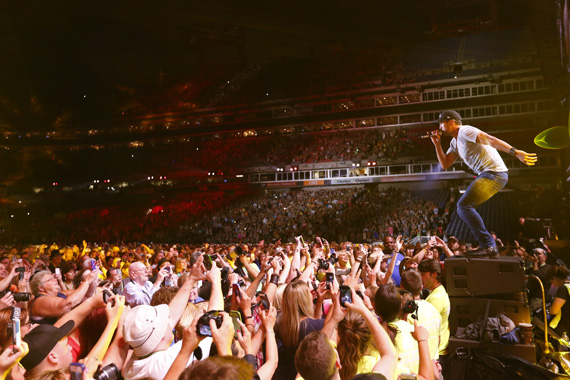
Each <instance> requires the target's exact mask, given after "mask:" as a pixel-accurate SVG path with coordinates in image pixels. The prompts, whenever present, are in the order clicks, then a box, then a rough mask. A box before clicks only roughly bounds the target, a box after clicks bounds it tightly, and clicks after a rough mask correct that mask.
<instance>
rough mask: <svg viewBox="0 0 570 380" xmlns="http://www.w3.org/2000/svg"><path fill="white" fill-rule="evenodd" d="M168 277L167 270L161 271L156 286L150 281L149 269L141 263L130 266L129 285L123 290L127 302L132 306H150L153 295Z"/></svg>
mask: <svg viewBox="0 0 570 380" xmlns="http://www.w3.org/2000/svg"><path fill="white" fill-rule="evenodd" d="M167 275H168V273H167V272H166V269H164V268H163V269H161V270H160V271H159V272H158V275H157V276H156V281H155V282H154V284H153V283H152V282H150V281H149V280H148V269H147V268H146V267H145V265H144V264H143V263H141V262H140V261H137V262H134V263H132V264H131V265H130V266H129V278H130V281H129V283H128V284H127V285H126V286H125V289H124V290H123V295H124V296H125V301H126V302H127V303H128V304H129V305H130V306H131V307H135V306H138V305H150V300H151V298H152V295H153V294H154V293H155V292H156V291H157V290H158V289H159V288H160V284H161V283H162V281H163V280H164V278H165V277H166V276H167Z"/></svg>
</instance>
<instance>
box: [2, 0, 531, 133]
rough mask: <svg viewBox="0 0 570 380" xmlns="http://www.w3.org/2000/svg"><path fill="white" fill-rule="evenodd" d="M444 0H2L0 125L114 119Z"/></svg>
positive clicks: (342, 46)
mask: <svg viewBox="0 0 570 380" xmlns="http://www.w3.org/2000/svg"><path fill="white" fill-rule="evenodd" d="M492 2H493V1H489V2H485V1H483V3H485V4H486V3H492ZM449 3H454V1H451V2H445V3H444V2H441V1H435V0H432V1H422V0H413V1H403V0H398V1H394V0H350V1H348V0H347V1H334V0H331V1H314V0H287V1H281V0H280V1H277V0H270V1H267V0H265V1H237V0H234V1H208V0H207V1H193V0H186V1H166V2H163V1H140V0H138V1H134V0H119V1H62V0H50V1H39V0H38V1H7V2H3V3H2V4H1V5H0V52H1V55H2V58H1V59H0V131H10V130H18V131H32V130H34V131H45V130H53V129H54V128H56V127H57V126H58V125H66V126H69V125H73V126H74V127H75V126H77V128H81V125H82V124H83V125H85V124H88V123H90V122H95V121H102V120H115V119H117V118H118V117H119V115H120V112H119V109H120V107H121V106H122V105H123V104H125V103H126V102H129V101H131V100H132V99H134V98H137V97H140V96H149V95H151V94H153V93H156V92H159V91H162V90H164V89H167V88H168V87H169V86H173V85H174V84H176V83H179V82H183V81H187V80H191V79H192V78H195V77H197V76H199V75H200V72H201V70H203V69H204V68H206V67H210V66H211V65H212V64H223V63H224V62H242V63H244V64H248V63H257V62H268V61H275V60H280V59H306V57H309V56H310V55H311V52H313V51H314V50H315V49H319V50H322V48H323V47H329V48H330V49H336V50H342V51H345V52H347V53H350V52H353V51H354V52H357V51H361V50H362V49H369V48H371V47H374V46H378V48H382V47H384V46H393V45H397V44H402V45H405V44H406V43H407V42H408V41H410V40H415V41H417V39H418V38H424V36H425V35H426V32H427V31H429V30H430V28H431V24H432V20H434V19H435V20H437V19H439V21H437V22H442V20H441V17H442V16H443V17H444V19H445V15H446V12H445V11H440V13H439V15H438V17H437V18H434V17H431V15H430V10H434V9H437V8H438V7H439V8H441V7H443V8H445V7H446V6H448V5H449ZM462 3H465V2H462ZM467 3H469V1H468V2H467ZM473 3H481V1H479V2H477V1H475V2H473ZM498 3H500V4H501V9H502V11H501V13H502V14H504V15H505V17H504V18H505V19H509V20H515V19H517V20H519V21H520V20H521V19H522V18H524V16H523V17H522V18H521V17H520V16H521V9H522V8H524V7H521V6H520V3H519V2H514V1H513V2H511V1H499V2H498ZM479 8H481V12H482V13H488V12H489V11H488V6H483V7H479ZM476 9H478V8H476ZM454 12H456V13H457V14H461V9H459V11H458V10H457V8H454ZM450 14H452V13H450ZM454 17H456V16H454ZM443 22H446V21H445V20H443Z"/></svg>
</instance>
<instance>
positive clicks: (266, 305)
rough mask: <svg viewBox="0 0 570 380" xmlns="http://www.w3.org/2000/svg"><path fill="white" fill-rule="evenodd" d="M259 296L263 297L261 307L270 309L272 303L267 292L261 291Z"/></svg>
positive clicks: (260, 302)
mask: <svg viewBox="0 0 570 380" xmlns="http://www.w3.org/2000/svg"><path fill="white" fill-rule="evenodd" d="M259 298H260V299H261V300H260V301H259V306H260V307H261V309H262V310H269V306H270V305H271V304H270V303H269V298H267V294H265V293H259Z"/></svg>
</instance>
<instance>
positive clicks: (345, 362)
mask: <svg viewBox="0 0 570 380" xmlns="http://www.w3.org/2000/svg"><path fill="white" fill-rule="evenodd" d="M338 337H339V340H338V345H337V350H338V357H339V358H340V365H341V368H340V371H339V374H340V378H341V380H349V379H352V378H353V377H354V376H356V375H357V374H359V373H369V372H372V368H374V365H375V364H376V362H378V359H379V357H380V354H378V351H376V349H375V348H374V346H373V344H372V333H371V332H370V329H368V326H367V325H366V321H365V320H364V318H363V317H362V316H361V315H360V314H358V313H354V312H352V311H350V312H348V313H347V314H346V316H345V317H344V319H343V320H342V321H340V322H339V323H338Z"/></svg>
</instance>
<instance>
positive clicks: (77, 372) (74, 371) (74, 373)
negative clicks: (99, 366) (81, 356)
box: [69, 363, 85, 380]
mask: <svg viewBox="0 0 570 380" xmlns="http://www.w3.org/2000/svg"><path fill="white" fill-rule="evenodd" d="M84 371H85V365H84V364H82V363H71V364H70V365H69V373H70V375H71V380H83V372H84Z"/></svg>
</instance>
